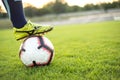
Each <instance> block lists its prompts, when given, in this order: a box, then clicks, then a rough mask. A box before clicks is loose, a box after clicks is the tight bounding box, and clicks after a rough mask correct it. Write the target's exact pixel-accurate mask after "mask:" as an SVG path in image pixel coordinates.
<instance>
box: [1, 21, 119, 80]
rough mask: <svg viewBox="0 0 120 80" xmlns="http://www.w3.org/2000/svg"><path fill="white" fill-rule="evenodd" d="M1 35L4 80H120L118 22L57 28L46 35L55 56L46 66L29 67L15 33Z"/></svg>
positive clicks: (6, 32) (2, 75) (2, 31)
mask: <svg viewBox="0 0 120 80" xmlns="http://www.w3.org/2000/svg"><path fill="white" fill-rule="evenodd" d="M0 35H1V37H0V80H120V22H118V21H110V22H100V23H88V24H74V25H63V26H60V27H55V29H54V30H53V31H52V32H50V33H48V34H47V35H46V36H47V37H48V38H49V39H50V40H51V41H52V42H53V44H54V47H55V57H54V60H53V62H52V63H51V64H50V65H49V66H44V67H34V68H29V67H25V66H24V65H23V64H22V63H21V61H20V59H19V56H18V55H19V54H18V50H19V46H20V43H21V42H17V41H15V39H14V37H13V34H12V30H0Z"/></svg>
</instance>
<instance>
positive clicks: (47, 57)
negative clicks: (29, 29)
mask: <svg viewBox="0 0 120 80" xmlns="http://www.w3.org/2000/svg"><path fill="white" fill-rule="evenodd" d="M53 56H54V46H53V44H52V43H51V41H50V40H49V39H48V38H47V37H45V36H30V37H28V38H27V39H25V40H24V41H23V43H22V44H21V46H20V52H19V57H20V59H21V61H22V62H23V64H25V65H26V66H44V65H48V64H50V62H51V61H52V59H53Z"/></svg>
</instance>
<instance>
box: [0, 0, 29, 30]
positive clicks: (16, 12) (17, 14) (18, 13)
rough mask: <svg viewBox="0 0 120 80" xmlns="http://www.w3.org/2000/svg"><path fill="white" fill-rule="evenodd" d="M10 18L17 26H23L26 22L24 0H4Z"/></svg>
mask: <svg viewBox="0 0 120 80" xmlns="http://www.w3.org/2000/svg"><path fill="white" fill-rule="evenodd" d="M2 2H3V3H4V6H5V8H6V10H7V12H8V15H9V18H10V20H11V22H12V24H13V26H14V27H16V28H22V27H23V26H24V25H25V24H26V23H27V21H26V19H25V16H24V12H23V6H22V0H2Z"/></svg>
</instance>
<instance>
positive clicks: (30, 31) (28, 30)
mask: <svg viewBox="0 0 120 80" xmlns="http://www.w3.org/2000/svg"><path fill="white" fill-rule="evenodd" d="M52 29H53V27H51V26H47V25H46V26H43V25H38V24H34V23H31V22H30V21H28V23H27V24H26V25H25V26H24V27H22V28H20V29H17V28H13V30H14V36H15V39H16V40H20V39H23V38H25V37H28V36H31V35H37V34H40V35H43V34H44V33H46V32H49V31H51V30H52Z"/></svg>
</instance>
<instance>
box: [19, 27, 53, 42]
mask: <svg viewBox="0 0 120 80" xmlns="http://www.w3.org/2000/svg"><path fill="white" fill-rule="evenodd" d="M51 30H53V27H52V28H50V29H48V30H47V31H43V32H39V33H35V34H30V35H29V36H31V35H36V34H41V35H43V34H45V33H47V32H50V31H51ZM29 36H24V37H22V38H19V39H17V41H19V40H21V39H24V38H26V37H29Z"/></svg>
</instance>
